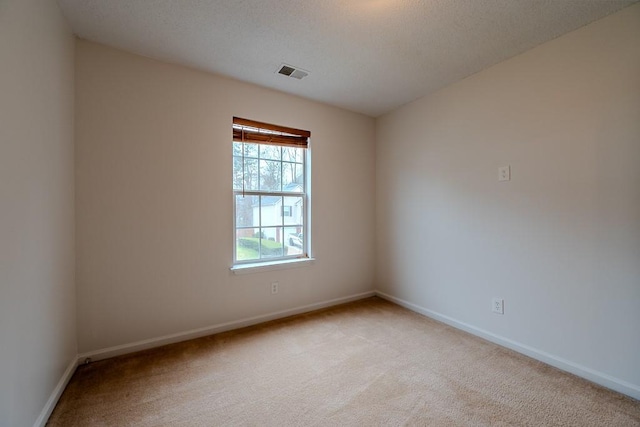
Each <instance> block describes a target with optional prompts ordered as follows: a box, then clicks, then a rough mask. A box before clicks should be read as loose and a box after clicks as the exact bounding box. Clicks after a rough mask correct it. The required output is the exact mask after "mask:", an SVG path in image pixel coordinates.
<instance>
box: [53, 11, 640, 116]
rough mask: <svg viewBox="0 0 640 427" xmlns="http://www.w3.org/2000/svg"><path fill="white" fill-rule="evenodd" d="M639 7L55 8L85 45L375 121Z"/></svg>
mask: <svg viewBox="0 0 640 427" xmlns="http://www.w3.org/2000/svg"><path fill="white" fill-rule="evenodd" d="M635 1H637V0H308V1H305V0H297V1H296V0H271V1H269V0H58V3H59V4H60V6H61V8H62V10H63V12H64V14H65V16H66V17H67V19H68V20H69V22H70V24H71V26H72V28H73V30H74V32H75V33H76V34H77V35H78V36H79V37H82V38H84V39H88V40H92V41H96V42H100V43H104V44H106V45H110V46H114V47H117V48H120V49H124V50H127V51H130V52H134V53H138V54H141V55H145V56H149V57H152V58H157V59H161V60H165V61H169V62H174V63H179V64H183V65H187V66H190V67H195V68H198V69H201V70H206V71H210V72H214V73H218V74H222V75H226V76H230V77H234V78H236V79H239V80H244V81H247V82H252V83H256V84H259V85H262V86H266V87H270V88H274V89H278V90H281V91H284V92H288V93H292V94H296V95H300V96H303V97H306V98H310V99H314V100H317V101H321V102H326V103H328V104H332V105H336V106H339V107H343V108H346V109H348V110H352V111H357V112H360V113H364V114H367V115H370V116H374V117H376V116H379V115H381V114H384V113H386V112H388V111H390V110H392V109H394V108H396V107H398V106H400V105H402V104H405V103H407V102H410V101H412V100H414V99H417V98H419V97H421V96H424V95H427V94H429V93H431V92H433V91H435V90H437V89H439V88H442V87H444V86H446V85H448V84H450V83H453V82H455V81H458V80H460V79H463V78H465V77H467V76H469V75H471V74H473V73H476V72H478V71H480V70H482V69H484V68H487V67H489V66H491V65H493V64H496V63H498V62H500V61H503V60H505V59H507V58H509V57H512V56H514V55H517V54H518V53H521V52H524V51H526V50H527V49H530V48H532V47H534V46H537V45H539V44H541V43H544V42H545V41H548V40H550V39H553V38H555V37H557V36H559V35H562V34H564V33H567V32H569V31H571V30H574V29H576V28H578V27H580V26H582V25H585V24H587V23H589V22H592V21H594V20H596V19H599V18H601V17H603V16H605V15H608V14H610V13H612V12H615V11H617V10H619V9H621V8H623V7H625V6H627V5H629V4H631V3H634V2H635ZM282 63H286V64H290V65H293V66H296V67H300V68H302V69H304V70H306V71H309V72H310V74H309V76H308V77H306V78H304V79H303V80H296V79H292V78H290V77H285V76H282V75H279V74H277V73H276V70H277V68H278V67H279V65H280V64H282Z"/></svg>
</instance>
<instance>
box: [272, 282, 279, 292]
mask: <svg viewBox="0 0 640 427" xmlns="http://www.w3.org/2000/svg"><path fill="white" fill-rule="evenodd" d="M271 293H272V294H277V293H278V282H272V283H271Z"/></svg>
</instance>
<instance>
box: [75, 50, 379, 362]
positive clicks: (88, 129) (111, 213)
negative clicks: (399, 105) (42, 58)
mask: <svg viewBox="0 0 640 427" xmlns="http://www.w3.org/2000/svg"><path fill="white" fill-rule="evenodd" d="M76 48H77V52H76V83H77V86H76V94H77V96H76V167H77V170H76V188H77V199H76V202H77V211H76V214H77V247H78V251H77V283H78V328H79V346H80V351H81V352H91V351H95V350H100V349H104V348H108V347H112V346H117V345H126V344H130V343H134V342H137V341H140V340H145V339H154V338H157V337H160V336H163V335H167V334H175V333H181V332H184V331H188V330H191V329H194V328H202V327H208V326H210V325H218V324H220V323H224V322H232V321H236V320H239V319H244V318H247V317H252V316H260V315H265V314H269V313H273V312H277V311H281V310H287V309H291V308H295V307H299V306H303V305H307V304H314V303H318V302H323V301H327V300H331V299H335V298H341V297H347V296H350V295H355V294H358V293H362V292H366V291H371V290H372V287H373V271H374V266H373V259H374V213H373V212H374V209H375V204H374V176H375V172H374V164H375V159H374V121H373V119H371V118H367V117H365V116H361V115H357V114H353V113H349V112H346V111H344V110H340V109H337V108H333V107H329V106H326V105H322V104H318V103H314V102H311V101H307V100H303V99H301V98H297V97H293V96H289V95H285V94H282V93H278V92H274V91H271V90H267V89H263V88H260V87H257V86H253V85H249V84H245V83H240V82H238V81H234V80H230V79H226V78H222V77H218V76H214V75H210V74H206V73H202V72H198V71H194V70H191V69H187V68H184V67H180V66H176V65H170V64H166V63H162V62H158V61H154V60H151V59H147V58H143V57H140V56H136V55H132V54H129V53H125V52H122V51H118V50H114V49H111V48H107V47H105V46H102V45H98V44H94V43H90V42H86V41H78V42H77V45H76ZM234 115H235V116H240V117H246V118H250V119H254V120H259V121H265V122H270V123H276V124H280V125H285V126H291V127H296V128H301V129H307V130H309V131H311V135H312V194H313V196H312V200H313V202H312V209H313V232H312V237H313V252H314V255H315V257H316V258H317V261H316V262H315V263H314V264H313V265H309V266H306V267H302V268H296V269H290V270H280V271H270V272H262V273H254V274H248V275H239V276H236V275H234V274H232V273H231V272H230V271H229V267H230V265H231V262H232V253H231V251H232V247H233V242H232V236H233V231H232V205H231V202H232V193H231V120H232V117H233V116H234ZM272 281H279V283H280V291H279V293H278V294H277V295H271V292H270V283H271V282H272Z"/></svg>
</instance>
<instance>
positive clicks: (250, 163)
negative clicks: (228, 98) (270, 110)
mask: <svg viewBox="0 0 640 427" xmlns="http://www.w3.org/2000/svg"><path fill="white" fill-rule="evenodd" d="M309 136H310V133H309V132H308V131H303V130H298V129H292V128H286V127H283V126H276V125H270V124H266V123H260V122H255V121H252V120H246V119H241V118H238V117H234V118H233V198H234V200H233V206H234V233H235V238H234V247H233V262H234V264H251V263H256V262H266V261H277V260H288V259H293V258H306V257H308V252H309V251H308V239H307V238H306V236H308V235H309V234H308V229H307V227H308V222H309V221H308V218H307V215H308V208H307V207H308V205H309V203H308V197H309V191H308V188H309V180H308V177H307V173H306V172H307V161H308V152H307V151H308V150H307V147H308V138H309Z"/></svg>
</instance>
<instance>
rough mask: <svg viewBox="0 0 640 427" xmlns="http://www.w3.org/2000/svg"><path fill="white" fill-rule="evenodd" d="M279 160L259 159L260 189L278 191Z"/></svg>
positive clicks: (279, 185)
mask: <svg viewBox="0 0 640 427" xmlns="http://www.w3.org/2000/svg"><path fill="white" fill-rule="evenodd" d="M281 164H282V163H281V162H276V161H271V160H260V190H263V191H280V189H281V188H282V187H281V185H282V183H281V180H280V165H281Z"/></svg>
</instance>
